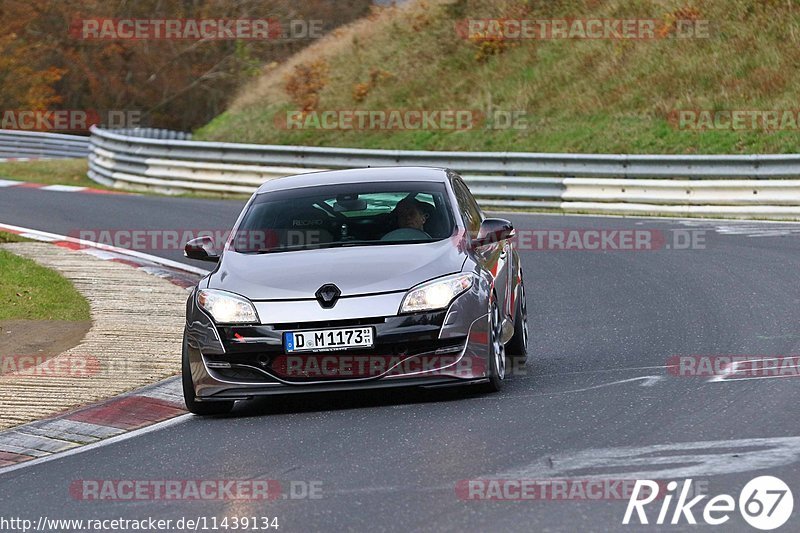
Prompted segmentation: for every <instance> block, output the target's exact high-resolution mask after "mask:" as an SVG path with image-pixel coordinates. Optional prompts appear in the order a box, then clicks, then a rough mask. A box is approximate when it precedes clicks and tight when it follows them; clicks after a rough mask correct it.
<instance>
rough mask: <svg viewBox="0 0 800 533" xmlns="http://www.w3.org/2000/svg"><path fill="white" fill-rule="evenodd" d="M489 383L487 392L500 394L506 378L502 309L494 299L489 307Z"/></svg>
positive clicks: (486, 388)
mask: <svg viewBox="0 0 800 533" xmlns="http://www.w3.org/2000/svg"><path fill="white" fill-rule="evenodd" d="M487 344H488V350H489V382H488V383H487V384H486V387H485V390H486V391H487V392H499V391H500V390H502V389H503V381H504V380H505V377H506V349H505V345H503V323H502V320H500V309H499V308H498V307H497V300H496V299H495V298H492V302H491V304H490V306H489V339H488V343H487Z"/></svg>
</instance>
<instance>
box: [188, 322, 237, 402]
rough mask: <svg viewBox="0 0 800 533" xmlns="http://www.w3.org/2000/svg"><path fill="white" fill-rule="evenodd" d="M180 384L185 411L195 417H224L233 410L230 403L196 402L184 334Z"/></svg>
mask: <svg viewBox="0 0 800 533" xmlns="http://www.w3.org/2000/svg"><path fill="white" fill-rule="evenodd" d="M181 384H182V385H183V401H184V402H185V403H186V410H187V411H189V412H190V413H193V414H195V415H201V416H205V415H226V414H228V413H230V412H231V410H232V409H233V404H234V403H235V402H232V401H222V402H198V401H197V397H196V396H195V393H194V383H193V382H192V369H191V366H190V365H189V344H188V343H187V342H186V334H185V333H184V337H183V354H182V356H181Z"/></svg>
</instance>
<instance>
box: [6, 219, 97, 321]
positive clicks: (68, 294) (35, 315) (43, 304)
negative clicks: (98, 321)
mask: <svg viewBox="0 0 800 533" xmlns="http://www.w3.org/2000/svg"><path fill="white" fill-rule="evenodd" d="M20 240H23V239H20V238H18V237H16V236H14V235H11V234H8V233H0V243H3V242H19V241H20ZM0 272H2V275H0V320H65V321H83V320H90V319H91V314H90V310H89V302H87V301H86V299H85V298H84V297H83V296H82V295H81V294H80V293H79V292H78V291H77V290H76V289H75V287H73V286H72V284H71V283H70V282H69V281H68V280H67V279H66V278H64V277H62V276H61V275H60V274H59V273H57V272H56V271H54V270H51V269H49V268H45V267H43V266H41V265H39V264H37V263H36V262H34V261H32V260H30V259H27V258H24V257H19V256H17V255H14V254H13V253H11V252H9V251H7V250H0Z"/></svg>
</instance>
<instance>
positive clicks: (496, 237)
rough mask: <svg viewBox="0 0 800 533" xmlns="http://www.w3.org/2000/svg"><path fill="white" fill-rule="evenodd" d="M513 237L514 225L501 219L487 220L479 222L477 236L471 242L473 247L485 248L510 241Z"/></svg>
mask: <svg viewBox="0 0 800 533" xmlns="http://www.w3.org/2000/svg"><path fill="white" fill-rule="evenodd" d="M513 236H514V225H513V224H512V223H511V222H509V221H508V220H505V219H503V218H487V219H485V220H484V221H483V222H481V227H480V230H478V236H477V237H476V238H475V239H473V240H472V243H473V245H474V246H476V247H477V246H486V245H487V244H494V243H496V242H500V241H504V240H506V239H510V238H512V237H513Z"/></svg>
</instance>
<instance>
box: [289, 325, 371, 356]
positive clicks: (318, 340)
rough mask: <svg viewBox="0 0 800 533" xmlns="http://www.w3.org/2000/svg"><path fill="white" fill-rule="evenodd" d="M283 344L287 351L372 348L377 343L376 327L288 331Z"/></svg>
mask: <svg viewBox="0 0 800 533" xmlns="http://www.w3.org/2000/svg"><path fill="white" fill-rule="evenodd" d="M283 345H284V348H285V349H286V353H289V352H309V351H323V350H344V349H347V348H372V347H373V346H374V345H375V328H372V327H365V328H344V329H320V330H313V331H288V332H286V333H284V334H283Z"/></svg>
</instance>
